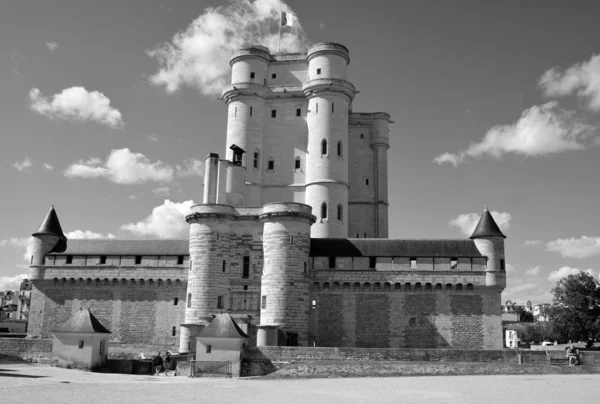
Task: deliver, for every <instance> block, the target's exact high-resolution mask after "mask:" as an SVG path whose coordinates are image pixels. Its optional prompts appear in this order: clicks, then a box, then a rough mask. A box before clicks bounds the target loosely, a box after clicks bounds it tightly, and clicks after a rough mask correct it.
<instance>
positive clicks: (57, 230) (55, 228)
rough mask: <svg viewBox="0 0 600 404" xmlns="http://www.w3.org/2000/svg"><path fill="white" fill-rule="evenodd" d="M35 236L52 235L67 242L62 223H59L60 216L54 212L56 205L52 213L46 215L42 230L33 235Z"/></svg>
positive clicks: (41, 225)
mask: <svg viewBox="0 0 600 404" xmlns="http://www.w3.org/2000/svg"><path fill="white" fill-rule="evenodd" d="M32 235H33V236H38V235H50V236H57V237H60V238H62V239H63V240H66V237H65V235H64V233H63V231H62V227H60V222H59V221H58V216H57V215H56V211H55V210H54V205H52V207H51V208H50V211H49V212H48V214H47V215H46V218H45V219H44V221H43V222H42V224H40V228H39V229H38V230H37V231H36V232H35V233H33V234H32Z"/></svg>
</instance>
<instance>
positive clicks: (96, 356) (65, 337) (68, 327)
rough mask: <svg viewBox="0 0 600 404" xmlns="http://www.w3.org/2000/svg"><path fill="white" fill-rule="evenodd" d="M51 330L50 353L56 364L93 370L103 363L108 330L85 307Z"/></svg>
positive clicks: (106, 349)
mask: <svg viewBox="0 0 600 404" xmlns="http://www.w3.org/2000/svg"><path fill="white" fill-rule="evenodd" d="M52 333H53V334H54V340H53V342H52V356H53V357H54V358H55V359H58V364H59V365H62V366H68V365H71V366H75V367H81V368H86V369H93V368H95V367H101V366H104V365H105V364H106V359H107V357H108V338H109V336H110V334H111V332H110V331H109V330H108V329H106V327H104V326H103V325H102V323H100V321H99V320H98V319H97V318H96V317H95V316H94V315H93V314H92V313H91V312H90V310H89V309H81V310H79V311H78V312H77V313H75V315H73V317H71V318H70V319H69V320H68V321H66V322H65V323H63V324H61V325H60V326H59V327H58V328H57V329H55V330H54V331H52Z"/></svg>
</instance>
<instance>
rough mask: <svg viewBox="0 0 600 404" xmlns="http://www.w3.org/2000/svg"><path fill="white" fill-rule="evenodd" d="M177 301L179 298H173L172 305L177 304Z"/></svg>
mask: <svg viewBox="0 0 600 404" xmlns="http://www.w3.org/2000/svg"><path fill="white" fill-rule="evenodd" d="M178 303H179V298H178V297H176V298H174V299H173V306H177V304H178Z"/></svg>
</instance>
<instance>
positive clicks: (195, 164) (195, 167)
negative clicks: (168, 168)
mask: <svg viewBox="0 0 600 404" xmlns="http://www.w3.org/2000/svg"><path fill="white" fill-rule="evenodd" d="M175 168H176V169H177V176H178V177H194V176H198V177H201V178H203V177H204V163H203V162H202V161H200V160H196V159H186V160H184V162H183V164H182V165H177V166H175Z"/></svg>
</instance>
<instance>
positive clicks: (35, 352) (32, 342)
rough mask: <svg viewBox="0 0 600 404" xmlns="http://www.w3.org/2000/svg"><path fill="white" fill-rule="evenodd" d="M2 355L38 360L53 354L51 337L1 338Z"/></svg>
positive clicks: (0, 348) (0, 350)
mask: <svg viewBox="0 0 600 404" xmlns="http://www.w3.org/2000/svg"><path fill="white" fill-rule="evenodd" d="M0 355H7V356H14V357H18V358H23V359H34V360H37V359H38V358H39V357H40V356H41V357H50V356H52V340H51V339H23V338H0Z"/></svg>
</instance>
